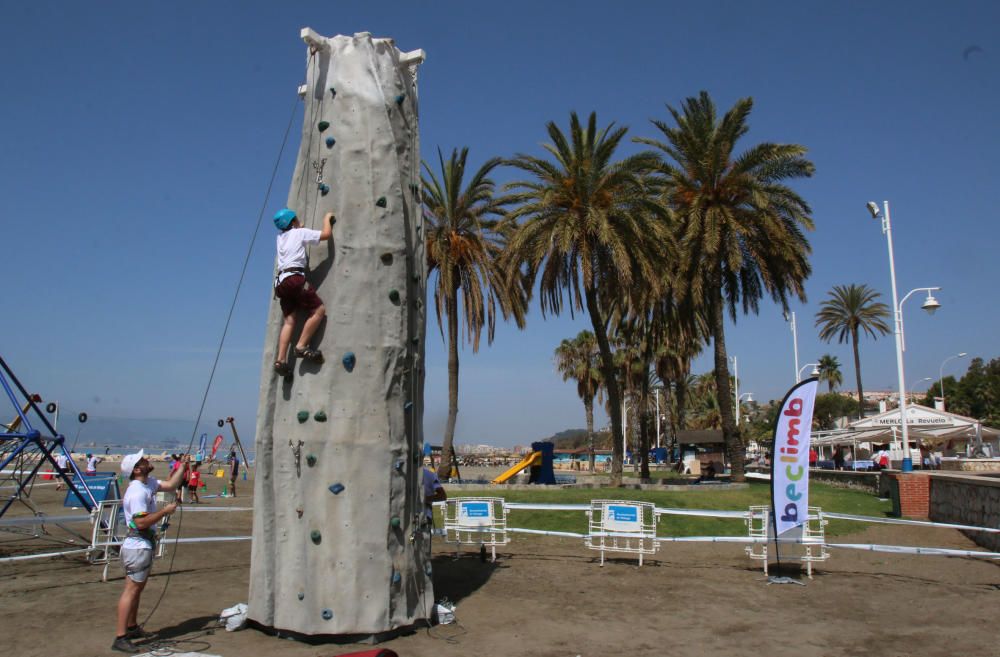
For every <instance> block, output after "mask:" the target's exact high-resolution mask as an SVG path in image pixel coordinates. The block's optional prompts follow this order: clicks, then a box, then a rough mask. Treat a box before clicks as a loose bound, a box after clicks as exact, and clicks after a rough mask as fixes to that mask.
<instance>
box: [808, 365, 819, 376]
mask: <svg viewBox="0 0 1000 657" xmlns="http://www.w3.org/2000/svg"><path fill="white" fill-rule="evenodd" d="M809 376H819V368H818V367H813V368H812V372H809Z"/></svg>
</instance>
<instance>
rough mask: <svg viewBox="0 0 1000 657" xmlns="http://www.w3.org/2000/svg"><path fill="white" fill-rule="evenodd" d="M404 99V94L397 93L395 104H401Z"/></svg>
mask: <svg viewBox="0 0 1000 657" xmlns="http://www.w3.org/2000/svg"><path fill="white" fill-rule="evenodd" d="M404 100H406V94H399V95H398V96H396V104H397V105H402V104H403V101H404Z"/></svg>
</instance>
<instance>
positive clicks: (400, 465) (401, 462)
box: [396, 459, 406, 472]
mask: <svg viewBox="0 0 1000 657" xmlns="http://www.w3.org/2000/svg"><path fill="white" fill-rule="evenodd" d="M404 465H406V461H404V460H403V459H399V460H398V461H396V472H402V471H403V466H404Z"/></svg>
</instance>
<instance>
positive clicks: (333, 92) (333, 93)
mask: <svg viewBox="0 0 1000 657" xmlns="http://www.w3.org/2000/svg"><path fill="white" fill-rule="evenodd" d="M336 95H337V90H336V89H334V88H333V87H330V98H333V97H334V96H336Z"/></svg>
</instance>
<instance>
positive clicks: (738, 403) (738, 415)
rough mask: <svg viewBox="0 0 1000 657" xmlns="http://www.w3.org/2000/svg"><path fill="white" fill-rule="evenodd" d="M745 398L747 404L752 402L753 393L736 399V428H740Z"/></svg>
mask: <svg viewBox="0 0 1000 657" xmlns="http://www.w3.org/2000/svg"><path fill="white" fill-rule="evenodd" d="M744 397H746V401H747V402H752V401H753V393H752V392H744V393H743V394H742V395H740V396H739V397H737V398H736V426H740V404H741V403H742V402H743V398H744Z"/></svg>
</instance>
